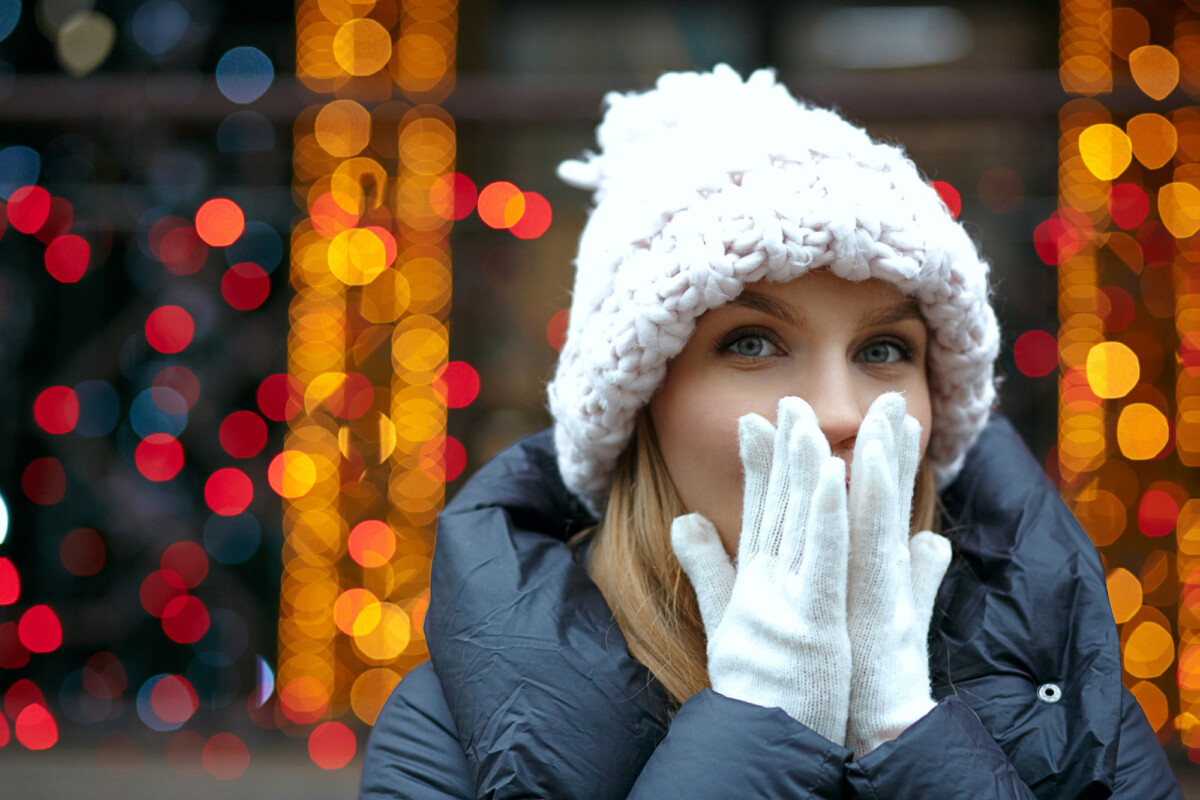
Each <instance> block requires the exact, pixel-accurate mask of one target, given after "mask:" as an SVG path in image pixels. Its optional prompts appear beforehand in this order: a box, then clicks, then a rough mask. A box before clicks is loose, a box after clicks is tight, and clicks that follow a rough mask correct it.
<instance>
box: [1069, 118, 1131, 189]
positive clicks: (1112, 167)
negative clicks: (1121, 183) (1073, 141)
mask: <svg viewBox="0 0 1200 800" xmlns="http://www.w3.org/2000/svg"><path fill="white" fill-rule="evenodd" d="M1079 155H1080V157H1081V158H1082V159H1083V163H1084V165H1085V166H1087V168H1088V170H1089V171H1091V173H1092V174H1093V175H1095V176H1096V177H1097V178H1099V179H1100V180H1102V181H1111V180H1113V179H1115V178H1117V177H1119V176H1120V175H1121V173H1122V172H1124V171H1125V169H1126V167H1128V166H1129V162H1130V161H1131V160H1132V159H1133V144H1132V142H1130V140H1129V136H1128V135H1127V134H1126V133H1125V131H1123V130H1121V129H1120V128H1118V127H1117V126H1116V125H1113V124H1111V123H1108V122H1100V123H1096V124H1095V125H1091V126H1089V127H1088V128H1086V129H1085V130H1084V131H1083V132H1082V133H1080V134H1079Z"/></svg>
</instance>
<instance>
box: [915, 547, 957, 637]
mask: <svg viewBox="0 0 1200 800" xmlns="http://www.w3.org/2000/svg"><path fill="white" fill-rule="evenodd" d="M908 552H909V556H910V564H911V569H912V594H913V613H914V614H915V615H916V621H917V623H918V624H919V625H920V626H921V627H920V630H923V631H928V630H929V618H930V616H931V615H932V614H933V603H934V601H935V600H936V599H937V593H938V588H939V587H940V586H941V585H942V578H944V577H945V576H946V569H947V568H948V567H949V566H950V557H951V550H950V540H949V539H947V538H946V537H945V536H939V535H938V534H936V533H933V532H932V531H921V532H920V533H918V534H915V535H914V536H912V537H911V538H910V539H909V540H908Z"/></svg>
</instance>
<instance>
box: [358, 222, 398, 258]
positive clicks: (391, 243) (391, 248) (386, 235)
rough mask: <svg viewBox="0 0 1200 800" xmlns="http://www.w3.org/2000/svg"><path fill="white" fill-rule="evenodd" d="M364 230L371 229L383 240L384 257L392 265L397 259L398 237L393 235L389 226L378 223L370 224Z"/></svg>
mask: <svg viewBox="0 0 1200 800" xmlns="http://www.w3.org/2000/svg"><path fill="white" fill-rule="evenodd" d="M363 230H365V231H370V232H371V233H373V234H375V235H376V236H377V237H379V241H381V242H383V259H384V262H385V263H387V264H388V266H391V265H392V263H393V262H395V260H396V252H397V249H396V237H395V236H392V232H391V231H389V230H388V229H387V228H382V227H380V226H378V225H368V226H367V227H365V228H363Z"/></svg>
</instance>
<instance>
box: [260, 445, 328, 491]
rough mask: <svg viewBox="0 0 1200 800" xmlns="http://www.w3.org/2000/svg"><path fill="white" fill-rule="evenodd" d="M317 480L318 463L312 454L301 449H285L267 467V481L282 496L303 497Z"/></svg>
mask: <svg viewBox="0 0 1200 800" xmlns="http://www.w3.org/2000/svg"><path fill="white" fill-rule="evenodd" d="M316 480H317V467H316V464H315V463H314V462H313V459H312V457H311V456H309V455H308V454H307V453H304V452H302V451H300V450H284V451H283V452H282V453H279V454H278V455H277V456H275V457H274V458H272V459H271V463H270V465H269V466H268V467H267V482H268V483H269V484H270V485H271V489H273V490H274V491H275V493H276V494H277V495H279V496H280V497H285V498H289V499H291V498H296V497H303V496H304V495H306V494H308V492H309V491H310V490H311V489H312V488H313V485H314V484H315V483H316Z"/></svg>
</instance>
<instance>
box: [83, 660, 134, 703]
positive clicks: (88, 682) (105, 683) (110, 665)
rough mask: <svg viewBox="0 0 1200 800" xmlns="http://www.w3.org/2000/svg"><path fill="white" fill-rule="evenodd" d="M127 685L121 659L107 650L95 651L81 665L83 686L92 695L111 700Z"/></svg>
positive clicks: (127, 680)
mask: <svg viewBox="0 0 1200 800" xmlns="http://www.w3.org/2000/svg"><path fill="white" fill-rule="evenodd" d="M128 686H129V676H128V674H127V673H126V672H125V665H124V664H122V663H121V659H119V658H117V657H116V656H115V655H113V654H112V653H110V652H108V651H101V652H99V653H96V655H94V656H92V657H91V658H89V659H88V660H87V662H86V663H85V664H84V665H83V688H84V691H86V692H87V693H88V694H90V695H91V696H92V697H95V698H97V699H100V700H113V699H115V698H117V697H120V696H121V693H122V692H124V691H125V689H126V687H128Z"/></svg>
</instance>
